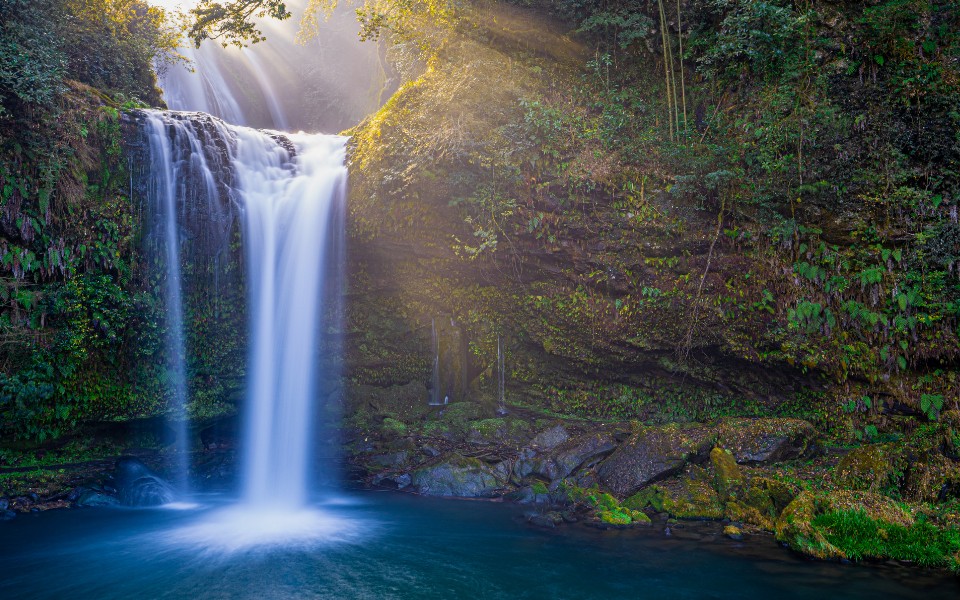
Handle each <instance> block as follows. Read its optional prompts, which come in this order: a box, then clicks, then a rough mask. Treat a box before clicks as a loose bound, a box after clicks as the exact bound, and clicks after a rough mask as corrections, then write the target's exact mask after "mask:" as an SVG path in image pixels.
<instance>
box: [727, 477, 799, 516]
mask: <svg viewBox="0 0 960 600" xmlns="http://www.w3.org/2000/svg"><path fill="white" fill-rule="evenodd" d="M796 496H797V489H796V488H795V487H794V486H793V485H790V484H788V483H784V482H782V481H778V480H776V479H770V478H768V477H754V478H752V479H751V480H750V482H749V484H748V485H747V486H746V489H745V491H744V493H743V495H742V497H741V498H740V502H741V503H742V504H743V505H744V506H745V507H749V508H752V509H755V510H757V511H758V512H759V514H760V515H762V516H763V518H764V519H769V520H770V522H771V524H772V522H773V521H774V520H776V518H777V517H778V516H780V513H781V512H783V509H785V508H786V507H787V506H788V505H789V504H790V503H791V502H793V499H794V498H796ZM758 524H759V523H758ZM764 527H765V528H767V527H766V526H764Z"/></svg>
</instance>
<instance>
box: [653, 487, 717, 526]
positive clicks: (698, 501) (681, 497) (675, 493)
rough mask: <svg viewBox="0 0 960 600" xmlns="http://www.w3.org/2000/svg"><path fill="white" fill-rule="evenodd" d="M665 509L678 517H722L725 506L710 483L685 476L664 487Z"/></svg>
mask: <svg viewBox="0 0 960 600" xmlns="http://www.w3.org/2000/svg"><path fill="white" fill-rule="evenodd" d="M663 509H664V511H666V512H667V513H669V514H670V516H672V517H676V518H678V519H722V518H723V509H724V506H723V504H722V503H721V502H720V497H719V496H718V495H717V492H716V491H715V490H714V489H713V488H712V487H711V486H710V484H709V483H707V482H705V481H698V480H695V479H691V478H685V479H683V480H681V484H680V485H679V486H671V487H667V488H664V497H663Z"/></svg>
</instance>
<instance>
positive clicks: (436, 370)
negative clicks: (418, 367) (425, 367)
mask: <svg viewBox="0 0 960 600" xmlns="http://www.w3.org/2000/svg"><path fill="white" fill-rule="evenodd" d="M430 343H431V345H432V346H433V347H432V350H433V363H432V366H431V370H430V402H429V404H430V406H443V404H444V403H443V402H441V400H440V394H441V391H440V336H439V335H438V334H437V320H436V319H430Z"/></svg>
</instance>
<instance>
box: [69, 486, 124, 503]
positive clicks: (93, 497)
mask: <svg viewBox="0 0 960 600" xmlns="http://www.w3.org/2000/svg"><path fill="white" fill-rule="evenodd" d="M76 505H77V506H91V507H94V506H98V507H103V506H119V505H120V500H118V499H117V497H116V496H114V495H112V494H108V493H107V492H105V491H103V490H96V489H83V490H82V491H81V492H80V494H79V495H78V496H77V500H76Z"/></svg>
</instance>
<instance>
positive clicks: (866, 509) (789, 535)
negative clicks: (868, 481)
mask: <svg viewBox="0 0 960 600" xmlns="http://www.w3.org/2000/svg"><path fill="white" fill-rule="evenodd" d="M836 513H862V514H863V515H864V516H865V517H866V518H868V519H870V520H871V521H872V522H874V523H880V524H886V525H891V526H897V527H901V528H909V527H911V526H913V524H914V523H915V519H914V517H913V515H912V514H911V513H910V512H909V511H908V510H906V509H905V508H903V506H901V505H900V504H897V503H896V502H894V501H893V500H891V499H890V498H888V497H886V496H881V495H879V494H874V493H872V492H862V491H849V490H841V491H836V492H831V493H824V494H814V493H812V492H807V491H804V492H801V493H800V495H799V496H797V497H796V498H795V499H794V501H793V502H791V503H790V504H789V505H788V506H787V507H786V508H785V509H784V511H783V512H782V513H781V514H780V517H779V518H778V519H777V521H776V523H775V526H774V527H775V533H776V536H777V540H779V541H781V542H784V543H786V544H788V545H789V546H790V547H791V548H793V549H795V550H798V551H800V552H803V553H805V554H809V555H811V556H814V557H817V558H821V559H823V558H847V552H846V551H845V550H844V549H843V548H841V547H838V546H837V545H835V544H833V543H832V542H831V541H830V540H831V539H834V541H835V538H833V537H832V536H831V535H830V534H831V532H830V531H829V530H827V529H825V528H824V525H823V523H822V522H818V521H817V518H818V517H819V516H821V515H827V514H836Z"/></svg>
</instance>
